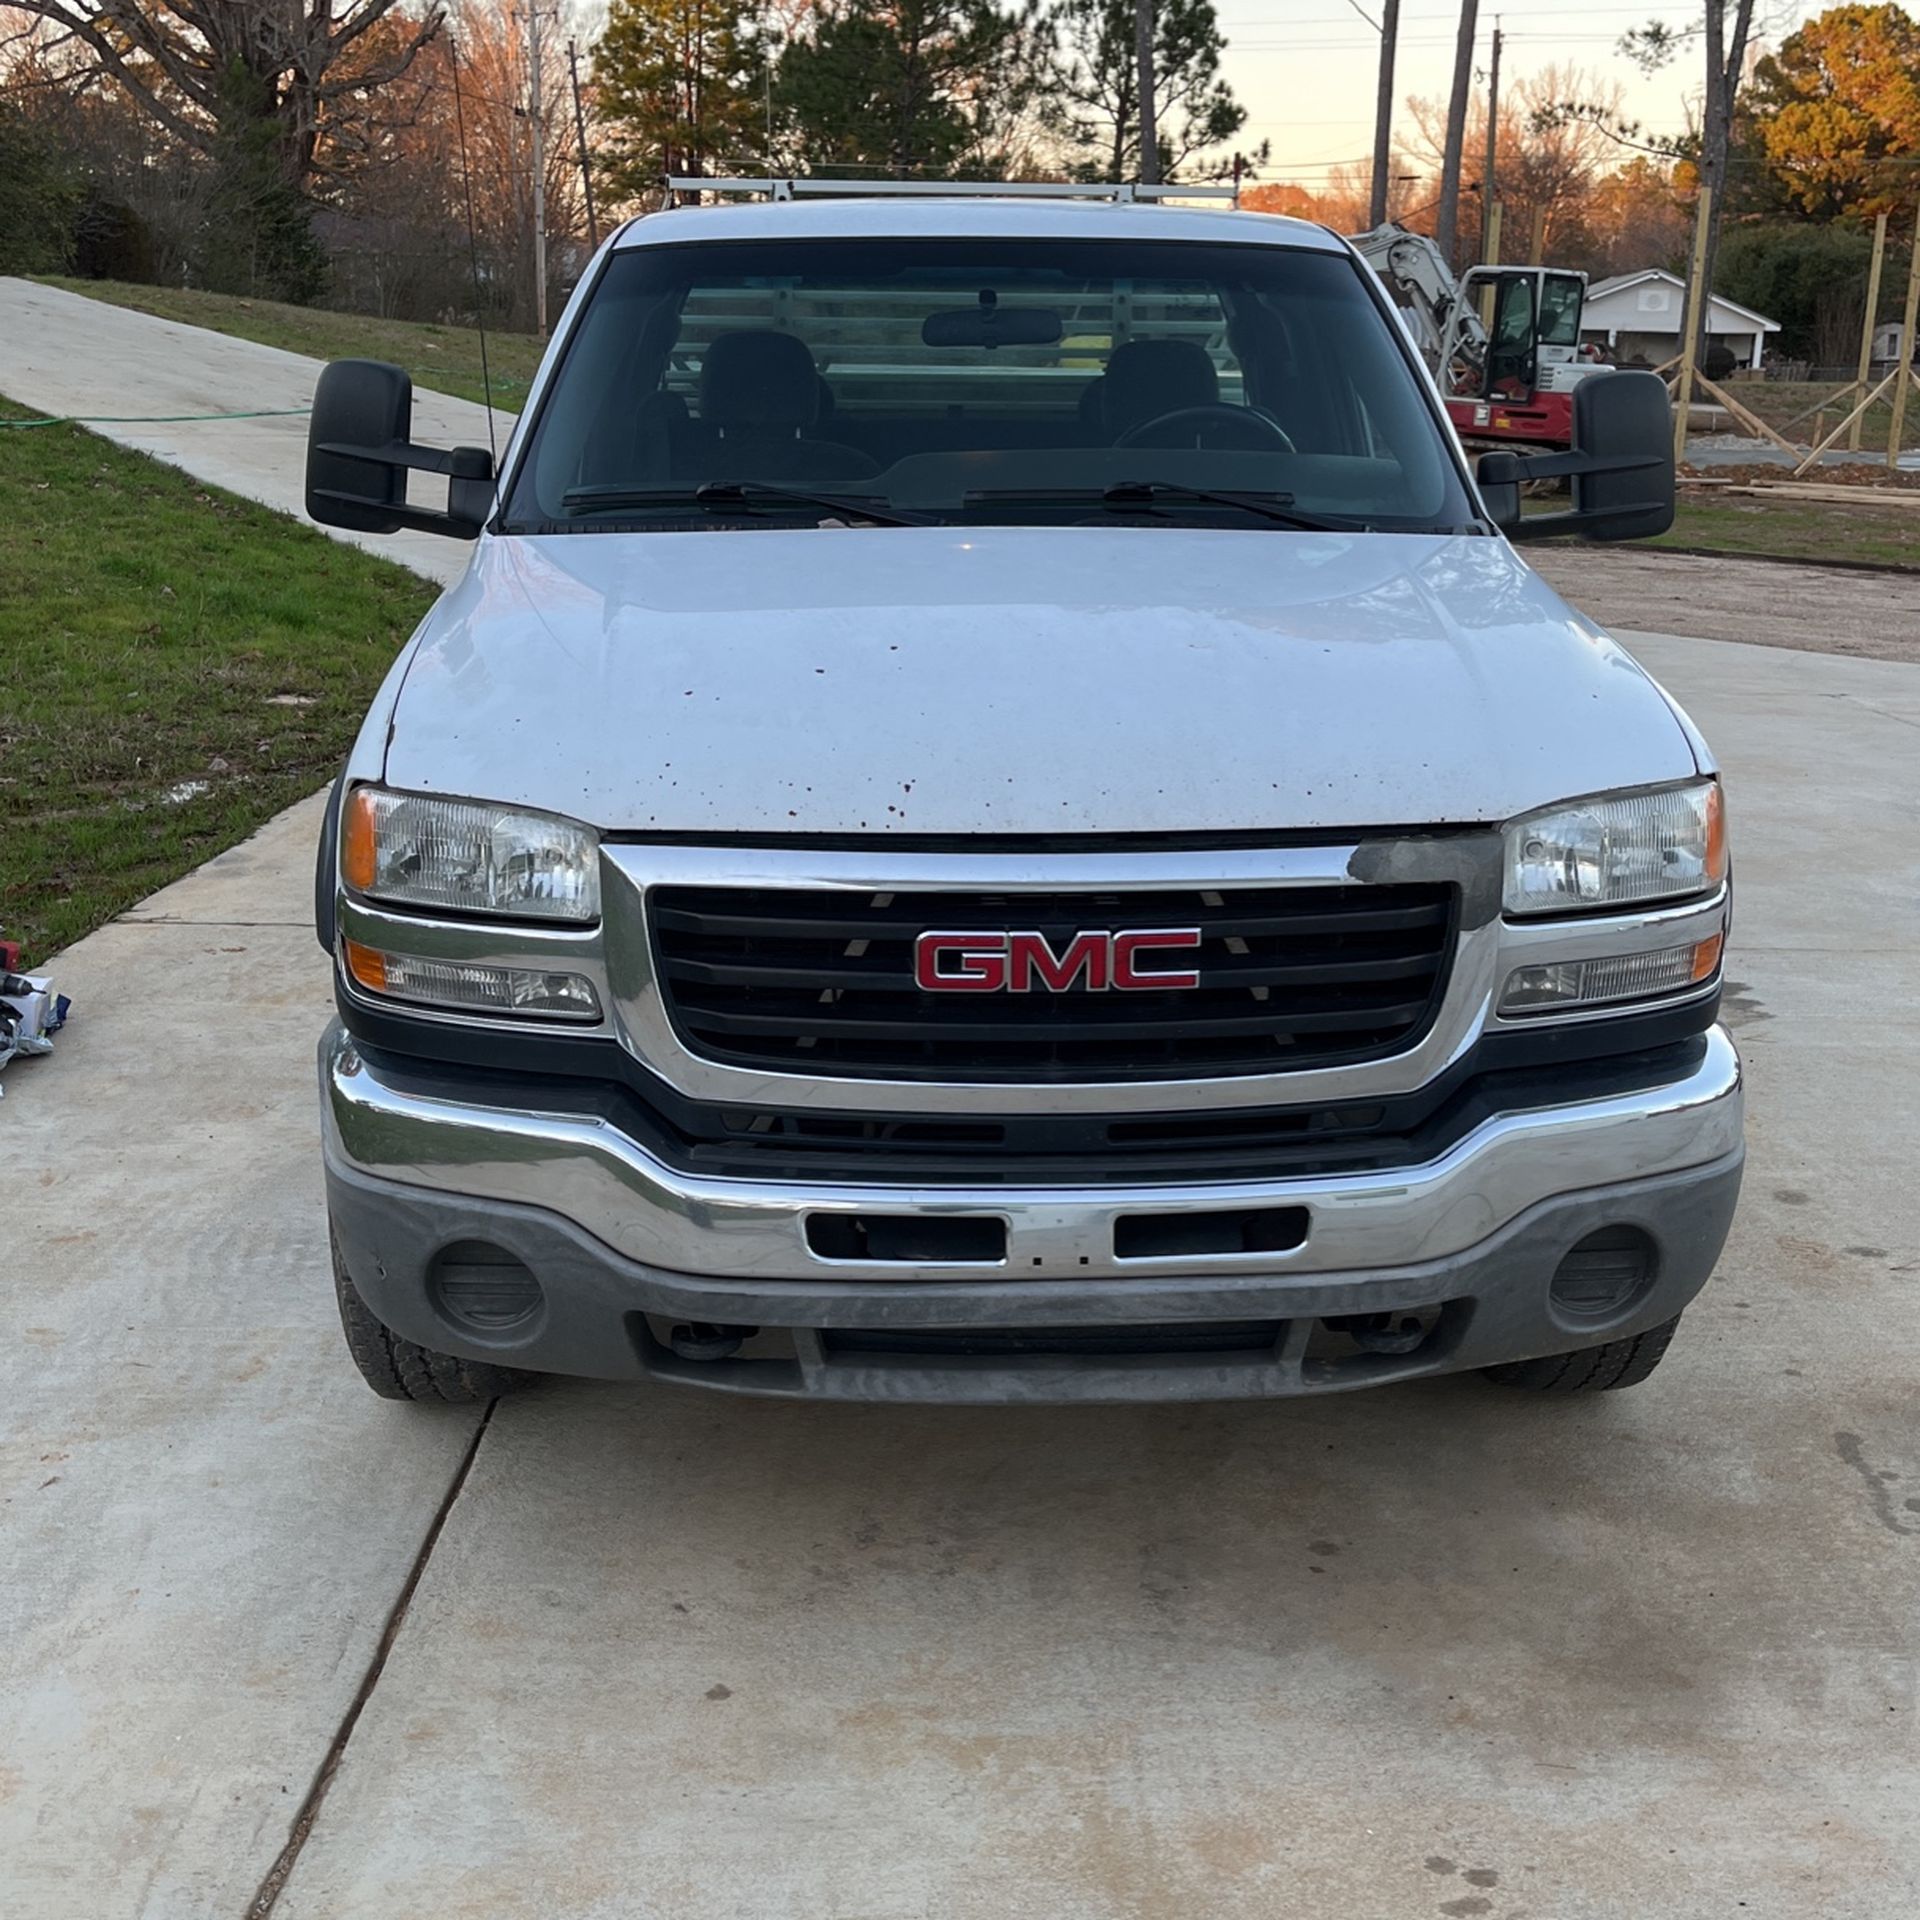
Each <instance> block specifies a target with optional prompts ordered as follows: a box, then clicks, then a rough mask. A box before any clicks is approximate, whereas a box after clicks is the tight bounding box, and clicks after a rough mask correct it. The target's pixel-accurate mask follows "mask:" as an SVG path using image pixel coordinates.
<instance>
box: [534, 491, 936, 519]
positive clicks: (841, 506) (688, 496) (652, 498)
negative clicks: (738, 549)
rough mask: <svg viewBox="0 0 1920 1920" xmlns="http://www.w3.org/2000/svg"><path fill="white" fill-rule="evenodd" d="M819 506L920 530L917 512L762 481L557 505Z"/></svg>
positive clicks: (584, 508)
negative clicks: (903, 511)
mask: <svg viewBox="0 0 1920 1920" xmlns="http://www.w3.org/2000/svg"><path fill="white" fill-rule="evenodd" d="M763 502H764V503H767V504H770V505H773V504H779V505H793V506H800V507H819V508H821V509H822V510H823V511H825V512H827V513H844V514H846V515H847V516H848V518H850V519H854V520H870V521H871V522H872V523H873V524H874V525H875V526H879V527H924V526H928V525H930V524H931V522H929V521H927V520H925V519H923V518H922V517H921V516H920V515H918V514H909V513H900V512H897V511H896V510H894V509H893V508H890V507H883V506H876V505H875V504H874V503H873V502H872V501H871V500H863V499H861V498H860V497H859V496H858V495H857V494H851V493H816V492H814V491H813V490H812V489H811V488H807V487H776V486H772V485H770V484H768V483H767V482H766V481H764V480H709V481H707V482H706V483H705V484H704V485H702V486H698V487H569V488H568V489H567V491H566V494H565V496H564V498H563V499H562V502H561V504H562V505H563V506H564V507H565V508H566V510H567V511H568V512H569V513H582V512H585V513H621V512H627V511H631V510H632V509H634V508H638V507H685V506H695V507H698V508H699V509H700V510H701V511H702V512H703V513H737V512H739V511H740V510H741V509H742V508H743V507H752V506H755V505H757V504H760V503H763Z"/></svg>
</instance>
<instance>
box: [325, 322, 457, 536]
mask: <svg viewBox="0 0 1920 1920" xmlns="http://www.w3.org/2000/svg"><path fill="white" fill-rule="evenodd" d="M412 432H413V381H412V380H411V379H410V378H409V377H408V375H407V373H406V370H405V369H404V368H402V367H395V366H389V365H388V364H387V362H385V361H384V360H335V361H334V362H333V363H332V364H331V365H329V366H328V367H327V368H325V370H324V371H323V372H322V373H321V375H320V379H319V381H318V383H317V384H316V386H315V387H314V390H313V411H312V412H311V414H310V415H309V416H308V419H307V513H308V515H309V516H310V517H311V518H313V519H315V520H317V521H319V522H320V524H321V525H322V526H328V527H347V528H350V529H351V530H352V531H354V532H355V533H398V532H399V531H400V530H401V529H402V528H408V529H411V530H412V531H414V532H418V533H443V534H447V535H450V536H451V537H452V538H454V539H456V540H473V539H477V538H478V537H479V533H480V529H481V528H482V527H483V526H484V525H485V524H486V518H487V514H488V512H489V511H490V510H491V508H492V505H493V479H494V474H493V455H492V454H491V453H489V452H488V451H487V449H486V448H485V447H449V448H446V449H439V448H433V447H419V446H415V445H414V444H413V440H412ZM409 472H416V473H443V474H445V475H446V476H447V505H446V509H445V510H444V511H436V510H434V509H433V508H430V507H416V506H409V505H408V503H407V475H408V473H409Z"/></svg>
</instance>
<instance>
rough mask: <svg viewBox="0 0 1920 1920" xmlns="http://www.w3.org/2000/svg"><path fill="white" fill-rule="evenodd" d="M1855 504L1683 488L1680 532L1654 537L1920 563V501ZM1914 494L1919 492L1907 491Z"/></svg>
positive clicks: (1720, 547) (1727, 547)
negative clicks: (1705, 493)
mask: <svg viewBox="0 0 1920 1920" xmlns="http://www.w3.org/2000/svg"><path fill="white" fill-rule="evenodd" d="M1860 491H1861V492H1862V493H1863V494H1867V495H1868V497H1867V499H1865V500H1863V501H1862V503H1861V504H1860V505H1859V506H1857V507H1855V506H1851V505H1831V506H1830V505H1828V504H1827V503H1826V502H1825V501H1819V500H1756V499H1752V498H1746V499H1738V500H1732V499H1711V498H1701V497H1699V496H1691V495H1688V494H1686V493H1682V494H1681V496H1680V509H1679V512H1678V514H1677V515H1676V516H1675V518H1674V523H1673V531H1672V532H1671V533H1663V534H1662V535H1661V536H1660V537H1659V539H1657V540H1650V541H1648V542H1647V543H1646V544H1647V545H1648V546H1653V547H1701V548H1707V549H1710V550H1711V551H1713V552H1715V553H1765V554H1776V555H1778V556H1780V557H1781V558H1784V559H1793V560H1858V561H1863V562H1865V563H1867V564H1869V565H1871V566H1876V567H1920V507H1897V506H1875V505H1873V504H1872V498H1871V492H1870V490H1869V489H1867V488H1862V489H1861V490H1860ZM1907 497H1908V498H1909V499H1911V498H1913V495H1912V494H1911V493H1909V494H1908V496H1907Z"/></svg>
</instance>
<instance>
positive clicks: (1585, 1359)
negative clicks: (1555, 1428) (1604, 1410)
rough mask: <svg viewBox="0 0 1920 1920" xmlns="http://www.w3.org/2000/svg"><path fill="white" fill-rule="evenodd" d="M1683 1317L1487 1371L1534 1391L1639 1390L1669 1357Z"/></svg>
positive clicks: (1485, 1369)
mask: <svg viewBox="0 0 1920 1920" xmlns="http://www.w3.org/2000/svg"><path fill="white" fill-rule="evenodd" d="M1679 1325H1680V1316H1679V1315H1678V1314H1675V1315H1674V1317H1673V1318H1672V1319H1671V1320H1669V1321H1667V1322H1665V1323H1664V1324H1663V1325H1661V1326H1657V1327H1649V1328H1648V1329H1647V1331H1646V1332H1645V1333H1636V1334H1632V1335H1630V1336H1628V1338H1626V1339H1624V1340H1607V1341H1604V1342H1602V1343H1601V1345H1599V1346H1597V1347H1579V1348H1576V1349H1575V1350H1574V1351H1573V1352H1572V1353H1549V1354H1544V1355H1542V1356H1541V1358H1539V1359H1538V1360H1512V1361H1507V1362H1505V1363H1504V1364H1502V1365H1500V1366H1497V1367H1482V1368H1481V1369H1480V1371H1481V1372H1482V1373H1484V1374H1485V1375H1486V1376H1487V1378H1488V1379H1489V1380H1493V1381H1497V1382H1498V1383H1499V1384H1500V1385H1501V1386H1503V1387H1524V1388H1526V1389H1527V1390H1528V1391H1529V1392H1532V1393H1562V1394H1564V1393H1612V1392H1614V1391H1616V1390H1617V1389H1619V1388H1621V1387H1637V1386H1638V1385H1639V1384H1640V1382H1641V1381H1642V1380H1644V1379H1645V1378H1646V1377H1647V1375H1648V1374H1650V1373H1651V1372H1652V1371H1653V1370H1654V1368H1655V1367H1657V1366H1658V1365H1659V1364H1660V1362H1661V1361H1662V1360H1663V1359H1664V1358H1665V1357H1666V1352H1667V1349H1668V1348H1669V1347H1670V1346H1671V1345H1672V1344H1673V1336H1674V1332H1675V1330H1676V1329H1677V1328H1678V1327H1679Z"/></svg>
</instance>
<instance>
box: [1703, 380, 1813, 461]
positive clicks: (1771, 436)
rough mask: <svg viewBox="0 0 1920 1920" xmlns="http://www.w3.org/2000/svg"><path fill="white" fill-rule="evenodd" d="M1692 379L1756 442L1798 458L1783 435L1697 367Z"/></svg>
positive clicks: (1796, 448) (1795, 449)
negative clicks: (1763, 442) (1769, 444)
mask: <svg viewBox="0 0 1920 1920" xmlns="http://www.w3.org/2000/svg"><path fill="white" fill-rule="evenodd" d="M1693 377H1694V379H1695V380H1697V381H1698V382H1699V384H1700V387H1701V390H1702V391H1703V392H1705V393H1706V394H1708V395H1709V396H1710V397H1711V398H1713V399H1714V400H1717V401H1718V402H1719V403H1720V405H1721V406H1723V407H1725V408H1726V410H1727V411H1728V412H1729V413H1730V414H1732V415H1733V417H1734V418H1735V419H1736V420H1737V421H1739V423H1740V424H1741V425H1742V426H1743V427H1745V428H1746V430H1747V431H1748V432H1749V433H1750V434H1752V435H1753V436H1754V438H1755V439H1756V440H1771V441H1772V442H1773V444H1774V445H1775V446H1776V447H1778V448H1779V449H1780V451H1781V452H1782V453H1790V454H1792V455H1793V457H1794V459H1796V460H1798V459H1799V458H1800V449H1799V448H1798V447H1797V446H1795V445H1794V443H1793V442H1792V441H1791V440H1789V439H1788V438H1787V437H1786V435H1785V434H1783V433H1776V432H1775V431H1774V430H1773V428H1771V427H1770V426H1768V425H1767V423H1766V422H1765V421H1764V420H1762V419H1761V418H1760V416H1759V415H1758V414H1757V413H1755V412H1754V411H1753V410H1752V408H1750V407H1747V406H1745V405H1743V404H1742V403H1741V402H1740V401H1738V400H1736V399H1735V398H1734V397H1733V395H1732V394H1730V393H1729V392H1728V391H1727V390H1726V388H1725V387H1723V386H1720V385H1718V384H1717V383H1716V382H1714V381H1712V380H1709V379H1708V378H1707V376H1706V375H1705V374H1704V373H1702V372H1701V371H1700V369H1699V368H1698V367H1695V368H1694V370H1693Z"/></svg>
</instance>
